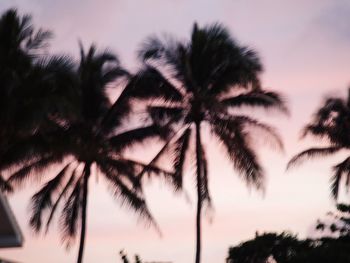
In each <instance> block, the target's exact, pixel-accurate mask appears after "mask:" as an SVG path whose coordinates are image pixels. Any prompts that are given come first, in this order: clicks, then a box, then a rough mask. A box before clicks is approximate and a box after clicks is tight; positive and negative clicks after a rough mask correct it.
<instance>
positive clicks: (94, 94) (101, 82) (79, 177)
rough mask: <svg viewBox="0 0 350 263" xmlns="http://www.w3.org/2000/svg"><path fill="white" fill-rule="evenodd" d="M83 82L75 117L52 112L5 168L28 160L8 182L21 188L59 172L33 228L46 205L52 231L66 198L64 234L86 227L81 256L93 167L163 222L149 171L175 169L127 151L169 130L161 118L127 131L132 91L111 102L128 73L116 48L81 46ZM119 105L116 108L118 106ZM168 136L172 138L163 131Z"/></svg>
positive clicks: (43, 193)
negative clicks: (146, 179) (146, 184)
mask: <svg viewBox="0 0 350 263" xmlns="http://www.w3.org/2000/svg"><path fill="white" fill-rule="evenodd" d="M76 72H77V73H76V83H75V85H76V88H77V89H78V91H79V94H80V96H79V98H80V100H79V101H77V102H76V103H77V105H78V106H79V107H78V110H77V112H76V113H75V114H72V115H70V118H63V119H62V118H51V119H50V121H51V127H50V129H47V130H44V131H43V132H38V133H35V134H33V135H32V136H30V137H29V138H26V139H24V140H22V141H19V142H18V143H16V144H14V145H12V146H11V147H9V149H8V150H7V151H6V152H5V154H4V158H3V162H2V169H7V168H9V167H11V165H13V164H14V163H15V162H16V163H15V165H18V162H19V161H20V163H22V166H21V167H20V168H19V169H17V170H16V171H15V172H14V173H13V174H11V176H10V177H9V178H8V183H9V184H11V185H13V186H14V187H20V186H21V185H23V183H25V182H26V181H28V180H34V179H35V178H36V179H39V178H41V177H42V174H43V173H44V172H45V171H47V170H48V169H51V168H52V167H57V166H59V167H60V169H59V171H58V173H57V174H56V175H55V176H53V177H52V178H51V179H50V180H48V181H47V182H46V183H45V184H44V185H43V187H42V188H41V189H40V190H39V191H38V192H37V193H35V194H34V195H33V197H32V199H31V218H30V225H31V227H32V228H33V229H34V230H35V231H37V232H39V231H41V230H42V229H43V228H44V226H43V222H42V221H43V216H44V213H45V212H47V213H48V214H47V220H46V230H48V228H49V226H50V223H51V222H52V219H53V216H54V214H55V212H56V210H57V209H58V207H59V205H60V203H62V202H63V208H62V213H61V217H60V225H61V232H62V237H63V241H64V242H65V243H66V244H67V246H70V245H71V242H72V241H73V240H74V237H75V236H76V234H77V231H78V228H79V227H80V244H79V253H78V259H77V262H78V263H80V262H82V260H83V252H84V244H85V235H86V215H87V202H88V194H89V187H88V186H89V179H90V178H91V174H92V173H93V171H98V173H97V172H96V176H97V175H99V176H101V177H103V178H104V179H105V181H106V182H107V184H108V186H109V187H110V188H112V191H113V195H114V196H115V197H117V198H118V199H119V200H120V201H121V202H122V204H126V205H128V206H129V207H130V208H131V209H134V210H135V211H136V212H137V213H138V214H139V215H140V216H141V218H143V219H145V220H146V221H147V222H148V223H150V224H151V225H153V226H156V223H155V221H154V219H153V218H152V216H151V214H150V212H149V211H148V208H147V206H146V202H145V200H144V196H143V192H142V186H141V178H140V177H137V176H136V175H137V174H138V173H140V171H142V170H146V171H147V172H148V173H154V174H161V173H162V174H163V175H165V176H166V175H169V176H171V175H172V174H170V173H166V172H164V171H163V170H161V169H158V168H157V167H156V166H153V165H145V164H143V163H141V162H138V161H136V160H132V159H130V158H126V157H124V156H123V151H124V150H125V149H126V148H128V147H130V146H132V145H134V144H136V143H139V142H142V141H144V140H145V139H148V138H158V137H159V136H160V137H162V136H165V135H166V134H168V131H167V130H166V129H165V128H160V127H158V126H157V125H154V124H150V125H144V126H140V127H137V128H134V129H132V130H127V129H126V128H127V127H125V125H124V124H125V123H124V121H123V119H124V117H125V116H126V114H127V113H128V107H126V106H125V105H127V104H128V102H127V101H126V97H125V96H120V97H119V98H118V100H117V102H116V103H115V104H114V105H113V107H111V103H110V101H109V99H108V96H107V93H106V89H107V87H108V86H109V85H110V84H112V83H114V81H116V80H117V79H119V78H121V77H123V76H128V73H127V72H126V71H125V70H124V69H123V68H122V67H121V65H120V63H119V61H118V58H117V57H116V56H115V55H113V54H112V53H110V52H108V51H105V52H97V51H96V48H95V46H91V47H90V49H89V50H88V52H86V53H85V51H84V49H83V48H82V47H81V59H80V65H79V66H78V69H77V70H76ZM112 109H113V110H112ZM164 138H165V137H164Z"/></svg>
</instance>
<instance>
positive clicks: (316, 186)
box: [0, 0, 350, 263]
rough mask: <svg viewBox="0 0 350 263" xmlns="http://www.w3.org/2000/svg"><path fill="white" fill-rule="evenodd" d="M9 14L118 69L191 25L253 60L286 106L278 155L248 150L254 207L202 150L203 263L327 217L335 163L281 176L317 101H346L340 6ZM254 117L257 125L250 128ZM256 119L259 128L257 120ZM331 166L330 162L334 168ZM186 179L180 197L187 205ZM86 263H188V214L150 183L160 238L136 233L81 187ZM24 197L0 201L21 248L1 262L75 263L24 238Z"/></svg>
mask: <svg viewBox="0 0 350 263" xmlns="http://www.w3.org/2000/svg"><path fill="white" fill-rule="evenodd" d="M8 7H17V8H18V9H19V11H20V12H30V13H32V14H33V16H34V21H35V23H36V24H38V25H42V26H43V27H46V28H49V29H52V30H54V32H55V35H56V37H55V39H54V40H53V45H52V50H53V51H55V52H58V51H59V52H62V51H63V52H68V53H73V54H75V55H76V54H77V51H78V45H77V40H78V39H81V40H82V41H83V42H84V43H85V44H86V45H88V44H90V43H91V42H96V43H97V44H98V45H99V46H100V47H101V48H104V47H107V46H108V47H110V48H111V49H112V50H114V51H116V52H117V53H118V54H119V56H120V58H121V60H122V61H123V63H124V65H125V66H126V67H128V68H129V69H131V70H132V69H134V68H135V66H136V62H135V57H134V52H135V51H136V50H137V48H138V45H139V43H140V42H141V41H142V40H143V39H144V38H145V37H146V36H148V35H149V34H154V33H162V32H169V33H172V34H175V35H177V36H179V37H182V38H186V37H188V36H189V32H190V29H191V27H192V24H193V22H194V21H198V22H199V24H200V25H203V24H207V23H210V22H215V21H219V22H222V23H224V24H225V25H226V26H228V27H229V28H230V30H231V32H232V34H233V35H234V36H235V37H236V38H237V39H239V40H240V41H241V42H242V43H244V44H248V45H250V46H252V47H254V48H255V49H256V50H257V51H258V52H259V53H260V56H261V58H262V59H263V62H264V65H265V73H264V75H263V80H264V84H265V86H266V87H271V88H272V89H275V90H277V91H280V92H283V93H284V94H285V95H286V97H287V98H288V103H289V107H290V109H291V117H289V118H285V117H283V116H281V115H278V114H275V115H274V114H270V113H269V114H268V115H269V116H268V117H269V120H270V122H271V123H273V124H274V125H276V126H277V127H278V128H279V131H280V133H281V134H282V135H283V139H284V141H285V146H286V151H285V153H284V154H279V153H275V152H273V151H271V150H270V149H268V148H264V149H261V150H260V149H259V153H260V157H261V161H262V163H263V164H264V166H265V168H266V174H267V177H268V181H267V191H266V193H265V195H264V196H262V195H261V194H258V193H255V192H251V191H248V190H247V189H246V188H245V185H244V184H243V183H242V182H241V181H240V180H239V179H238V177H237V174H235V172H234V171H233V170H232V169H231V166H230V164H229V163H228V162H227V161H226V160H225V158H224V156H221V155H220V149H218V148H216V147H215V146H213V145H212V144H210V146H209V150H210V153H211V157H210V158H209V161H210V187H211V192H212V196H213V202H214V206H215V213H214V217H213V222H212V223H211V224H210V223H209V222H207V220H204V224H203V233H204V234H203V263H213V262H224V259H225V257H226V255H227V250H228V247H229V246H230V245H234V244H237V243H238V242H240V241H242V240H245V239H248V238H251V237H253V236H254V234H255V231H257V230H258V231H259V232H263V231H281V230H291V231H293V232H295V233H299V235H300V236H305V235H307V233H308V232H309V231H310V227H311V225H312V224H313V223H314V222H315V220H316V219H317V218H318V217H321V216H323V215H324V214H325V213H326V212H327V211H328V210H329V209H331V201H330V199H329V187H328V184H329V173H330V166H331V164H332V162H333V163H334V161H335V160H337V158H331V159H327V160H320V161H314V162H310V163H308V164H305V165H303V166H302V167H300V168H298V169H295V170H293V171H290V172H288V173H286V172H285V164H286V162H287V161H288V159H289V158H290V157H291V156H292V155H293V154H294V153H296V152H297V151H299V150H301V149H303V148H305V147H306V146H310V145H312V143H313V141H312V140H305V141H299V140H298V136H299V134H300V129H301V127H302V126H303V125H304V124H305V123H306V122H307V121H308V120H309V118H310V116H311V114H312V112H313V111H314V110H315V108H316V107H317V106H318V105H319V104H320V102H321V100H322V98H323V97H324V96H325V95H329V94H345V92H346V87H347V86H348V84H349V83H350V74H349V73H350V33H349V32H350V28H349V27H350V21H349V14H350V3H349V1H347V0H337V1H334V0H307V1H305V0H293V1H292V0H289V1H280V0H274V1H273V0H264V1H261V0H256V1H250V0H249V1H247V0H236V1H233V0H216V1H214V0H190V1H189V0H147V1H146V0H144V1H140V0H104V1H96V0H95V1H93V0H86V1H77V0H70V1H68V0H61V1H49V0H46V1H45V0H31V1H28V0H27V1H26V0H22V1H20V0H2V1H1V2H0V11H4V10H5V9H6V8H8ZM260 115H261V114H259V116H260ZM264 119H265V117H264ZM338 157H341V156H338ZM193 182H194V179H193V177H192V176H191V174H188V176H187V184H186V187H187V189H188V191H190V193H191V196H192V200H195V199H194V196H193V193H194V191H193V190H194V188H193V187H194V183H193ZM91 187H93V188H91V189H94V190H91V191H90V193H91V194H90V197H89V199H90V200H89V202H90V203H89V207H88V209H89V214H88V216H89V217H88V238H87V246H86V250H85V251H86V253H85V262H86V263H95V262H97V261H98V260H99V261H100V262H106V263H109V262H119V257H118V255H117V254H118V251H119V250H120V249H123V248H124V249H126V250H127V251H128V252H129V253H130V254H133V253H138V254H140V255H141V257H142V258H143V259H144V260H149V261H151V260H159V261H161V260H164V261H173V262H174V263H187V262H192V261H193V258H194V244H195V242H194V237H195V232H194V231H195V228H194V222H195V220H194V219H195V207H194V205H191V204H188V203H187V202H186V201H185V199H184V198H181V197H180V196H174V195H173V194H172V193H171V191H169V189H167V187H166V186H164V185H162V184H161V183H158V182H153V183H150V184H149V185H147V187H146V194H147V197H148V203H149V206H150V207H151V210H152V212H153V214H154V216H155V217H156V219H157V220H158V223H159V225H160V226H161V229H162V232H163V237H162V238H160V237H159V236H158V235H157V233H156V232H155V231H153V230H152V229H146V228H144V226H143V224H142V223H138V220H137V217H136V216H135V215H134V214H133V213H132V212H130V211H127V210H126V209H124V208H120V206H119V205H118V203H117V202H115V200H113V198H112V197H111V196H110V195H109V193H108V192H107V191H106V188H105V186H104V185H103V183H102V182H100V183H98V184H96V183H95V182H93V185H91ZM34 190H35V189H26V190H24V191H22V192H19V193H17V194H15V195H13V196H11V197H10V203H11V205H12V207H13V209H14V212H15V214H16V215H17V218H18V220H19V223H20V225H21V227H22V229H23V231H24V234H25V237H26V242H25V245H24V247H23V248H21V249H11V250H1V251H0V255H1V256H4V257H8V258H13V259H16V260H18V261H21V262H25V263H37V262H52V263H59V262H60V263H61V262H74V259H75V257H76V248H75V247H74V248H73V249H72V250H71V251H70V252H69V253H67V252H66V251H65V249H64V247H63V246H61V245H60V236H59V233H58V231H56V229H54V228H53V229H52V231H51V232H50V234H49V235H48V236H46V237H45V238H43V237H35V236H33V234H32V233H31V231H30V229H29V227H28V222H27V220H28V201H29V197H30V194H31V193H33V192H34Z"/></svg>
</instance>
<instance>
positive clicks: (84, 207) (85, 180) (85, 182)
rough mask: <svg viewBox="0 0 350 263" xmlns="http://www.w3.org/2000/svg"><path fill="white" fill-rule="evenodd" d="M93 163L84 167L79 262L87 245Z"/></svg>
mask: <svg viewBox="0 0 350 263" xmlns="http://www.w3.org/2000/svg"><path fill="white" fill-rule="evenodd" d="M90 166H91V165H90V164H86V165H85V168H84V178H83V199H82V208H81V232H80V243H79V254H78V260H77V263H82V262H83V254H84V247H85V234H86V212H87V196H88V181H89V177H90V173H91V167H90Z"/></svg>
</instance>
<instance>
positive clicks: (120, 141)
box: [108, 124, 170, 153]
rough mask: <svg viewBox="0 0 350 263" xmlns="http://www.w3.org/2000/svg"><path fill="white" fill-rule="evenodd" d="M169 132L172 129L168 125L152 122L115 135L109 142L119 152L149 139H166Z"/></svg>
mask: <svg viewBox="0 0 350 263" xmlns="http://www.w3.org/2000/svg"><path fill="white" fill-rule="evenodd" d="M169 134H170V130H169V128H168V127H167V126H164V127H161V126H159V125H156V124H152V125H148V126H145V127H140V128H135V129H132V130H128V131H125V132H122V133H119V134H117V135H114V136H113V137H111V138H110V139H109V140H108V142H109V143H110V144H111V146H112V147H113V150H115V151H116V152H118V153H119V152H120V151H122V150H124V149H126V148H128V147H131V146H133V145H135V144H138V143H142V142H144V141H145V140H147V139H155V138H160V139H166V138H167V136H168V135H169Z"/></svg>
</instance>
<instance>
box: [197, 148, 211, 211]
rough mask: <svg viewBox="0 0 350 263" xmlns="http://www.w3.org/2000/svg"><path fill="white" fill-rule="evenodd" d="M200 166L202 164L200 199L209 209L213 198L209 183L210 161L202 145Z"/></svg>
mask: <svg viewBox="0 0 350 263" xmlns="http://www.w3.org/2000/svg"><path fill="white" fill-rule="evenodd" d="M199 158H200V164H201V175H200V176H201V182H202V183H201V186H200V193H201V196H200V199H201V201H202V202H204V203H206V205H207V206H208V208H210V207H211V205H212V204H211V196H210V192H209V183H208V161H207V157H206V152H205V150H204V147H203V145H201V151H200V156H199Z"/></svg>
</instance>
